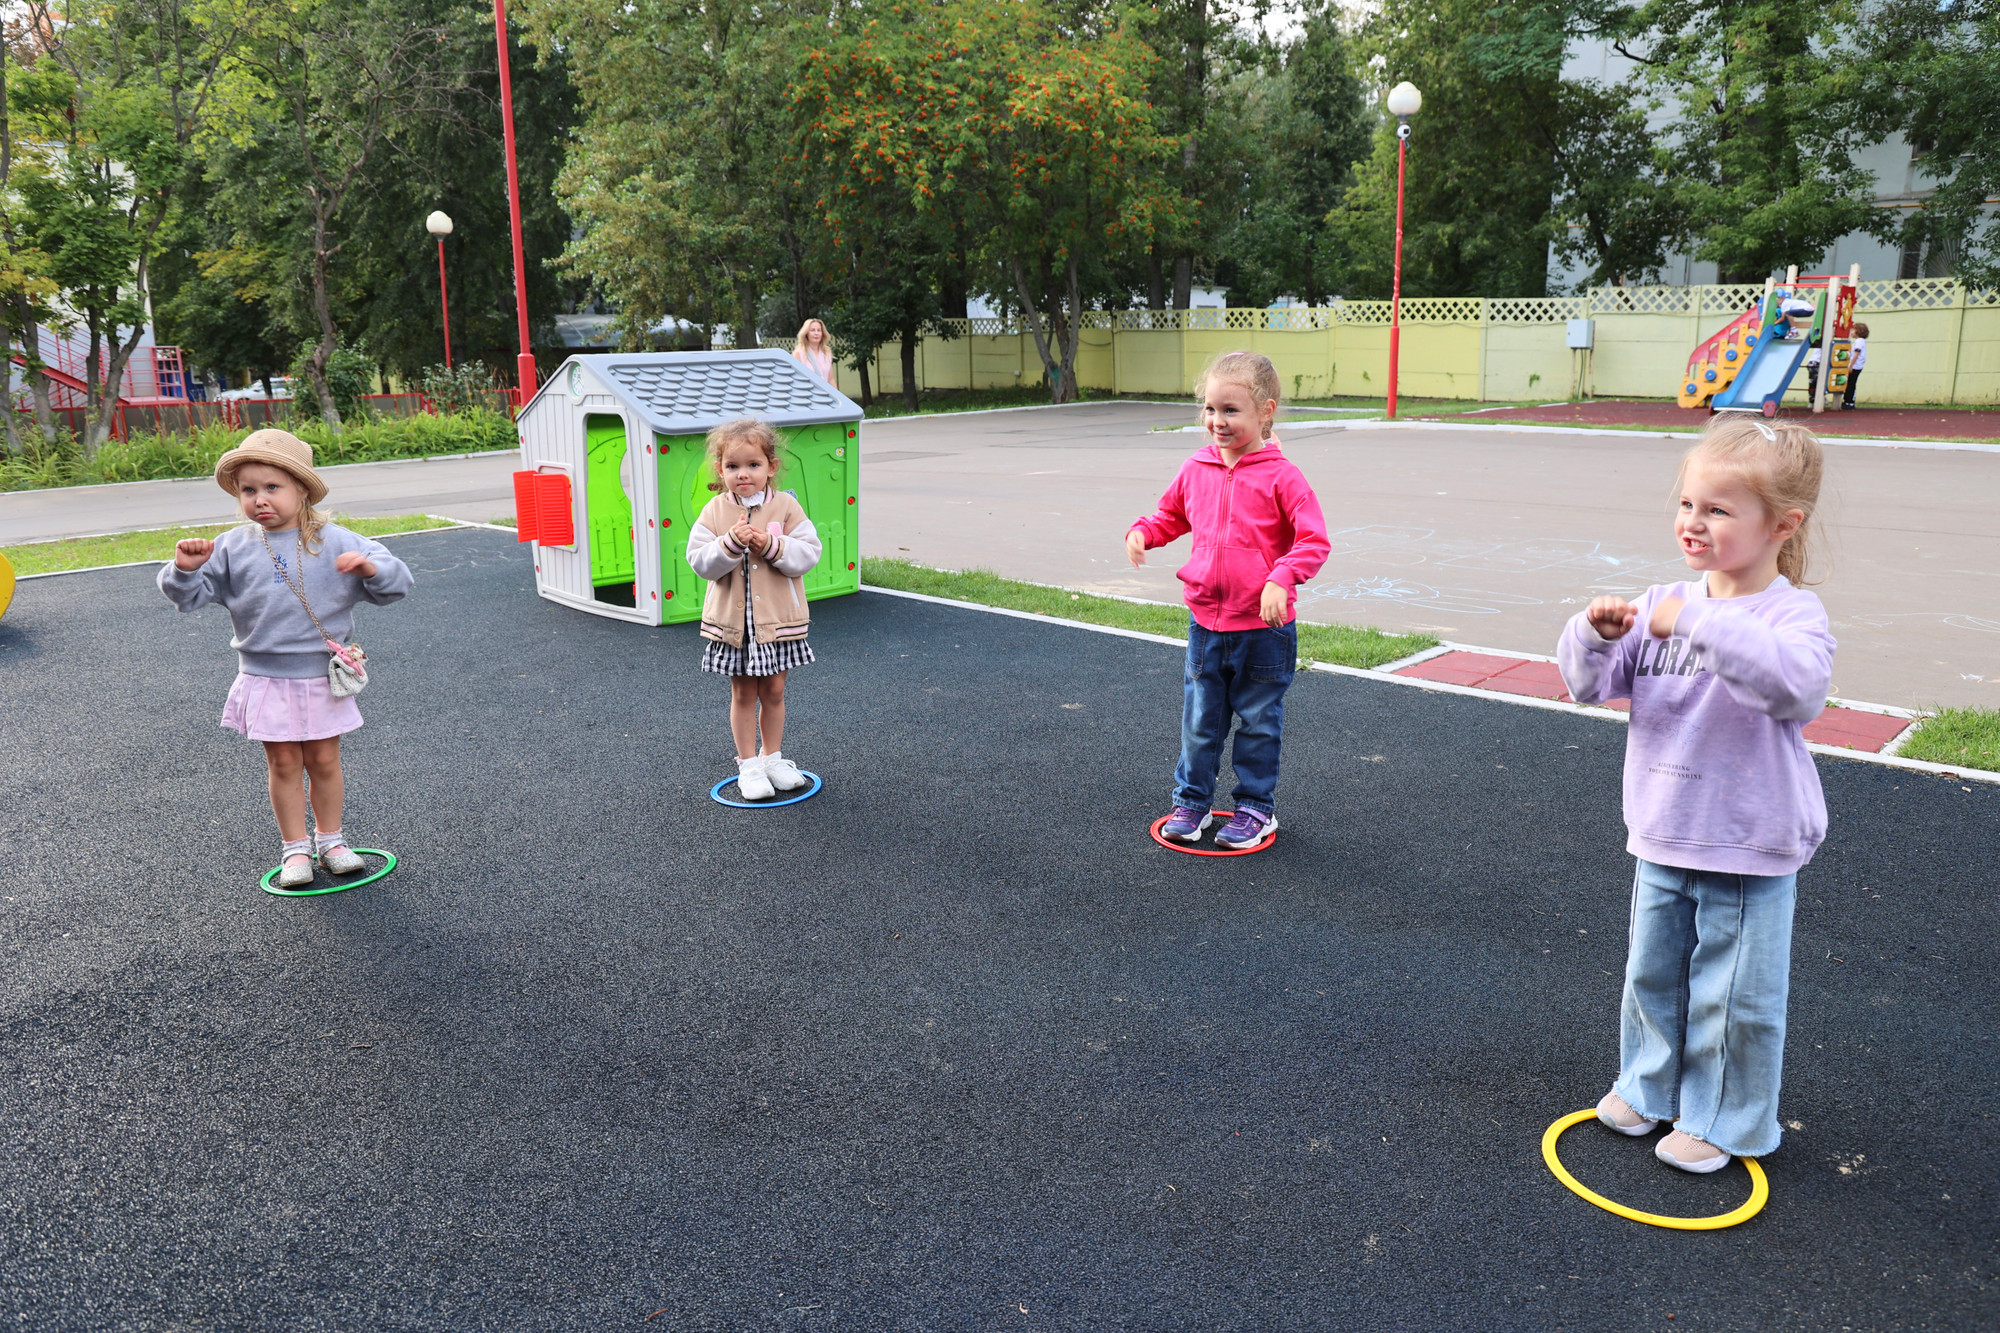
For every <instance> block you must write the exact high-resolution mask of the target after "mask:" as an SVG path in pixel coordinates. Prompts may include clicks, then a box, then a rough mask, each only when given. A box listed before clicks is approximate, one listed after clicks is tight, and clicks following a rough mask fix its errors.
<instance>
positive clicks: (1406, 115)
mask: <svg viewBox="0 0 2000 1333" xmlns="http://www.w3.org/2000/svg"><path fill="white" fill-rule="evenodd" d="M1423 104H1424V95H1423V94H1422V93H1420V92H1418V91H1417V86H1416V85H1415V84H1413V83H1411V82H1409V81H1408V80H1405V81H1403V82H1402V83H1399V84H1397V85H1396V86H1395V87H1393V88H1391V89H1390V90H1389V98H1388V105H1389V114H1390V115H1392V116H1394V117H1395V118H1396V275H1395V278H1394V280H1393V286H1392V287H1391V289H1390V294H1389V410H1388V412H1387V414H1386V415H1387V417H1388V419H1389V420H1391V421H1393V420H1395V418H1396V362H1397V358H1398V356H1399V354H1400V353H1401V352H1402V344H1403V166H1404V163H1405V162H1407V161H1408V159H1409V155H1410V117H1411V116H1414V115H1416V114H1417V111H1418V110H1419V109H1420V108H1421V107H1422V106H1423Z"/></svg>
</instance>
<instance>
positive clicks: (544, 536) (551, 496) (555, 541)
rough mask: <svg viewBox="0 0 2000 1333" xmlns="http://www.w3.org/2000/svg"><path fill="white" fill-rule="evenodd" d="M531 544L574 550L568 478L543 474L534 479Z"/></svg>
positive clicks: (548, 473)
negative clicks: (568, 547)
mask: <svg viewBox="0 0 2000 1333" xmlns="http://www.w3.org/2000/svg"><path fill="white" fill-rule="evenodd" d="M535 540H536V541H538V542H540V543H541V544H542V545H544V546H574V545H575V544H576V521H575V518H574V517H573V515H572V514H571V512H570V503H569V477H568V476H567V475H566V474H564V473H561V472H543V473H540V474H538V475H537V476H536V477H535Z"/></svg>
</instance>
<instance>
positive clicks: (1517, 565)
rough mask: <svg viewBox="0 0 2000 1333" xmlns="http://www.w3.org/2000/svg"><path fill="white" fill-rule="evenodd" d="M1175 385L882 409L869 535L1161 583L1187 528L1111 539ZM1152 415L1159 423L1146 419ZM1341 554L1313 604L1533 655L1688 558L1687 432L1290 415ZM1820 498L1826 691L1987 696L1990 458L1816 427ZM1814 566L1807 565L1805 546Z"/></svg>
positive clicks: (1082, 574) (1994, 685) (1314, 589)
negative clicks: (1680, 542) (935, 409)
mask: <svg viewBox="0 0 2000 1333" xmlns="http://www.w3.org/2000/svg"><path fill="white" fill-rule="evenodd" d="M1189 419H1190V417H1189V413H1188V410H1187V409H1185V408H1180V407H1177V406H1174V405H1171V404H1159V405H1153V404H1101V405H1095V404H1086V405H1084V406H1080V407H1076V408H1069V409H1062V410H1053V411H1029V412H1012V413H989V414H982V415H978V416H962V417H957V416H954V417H944V416H939V417H927V418H917V419H893V420H889V421H882V422H873V423H870V424H869V426H868V428H867V429H866V430H865V431H864V432H863V436H862V444H863V452H862V463H863V465H864V470H863V485H864V487H865V493H864V499H865V501H866V503H867V504H868V512H867V517H866V521H865V522H864V524H863V526H862V550H863V551H864V552H865V553H866V554H868V555H872V556H903V557H905V558H907V559H911V560H915V561H918V562H919V563H921V564H927V565H935V566H939V567H943V568H950V569H958V568H964V567H967V566H980V565H983V566H986V567H988V568H991V569H993V570H995V571H997V572H998V573H1001V574H1005V575H1009V576H1011V577H1014V578H1022V579H1031V580H1034V581H1037V582H1042V583H1056V584H1065V585H1068V586H1072V587H1077V588H1083V589H1087V590H1090V591H1095V592H1107V593H1116V594H1122V595H1126V596H1133V597H1144V598H1150V599H1155V600H1160V601H1177V600H1179V595H1180V593H1179V584H1178V582H1177V581H1176V580H1175V578H1174V575H1173V571H1174V570H1175V569H1176V568H1178V567H1179V566H1180V564H1181V563H1182V562H1183V561H1184V560H1185V559H1186V558H1187V551H1188V544H1187V542H1186V541H1185V540H1183V541H1181V542H1178V543H1176V544H1175V545H1173V546H1171V547H1169V548H1167V549H1166V550H1163V551H1156V552H1153V553H1152V555H1151V557H1150V561H1151V563H1149V564H1148V565H1147V567H1146V568H1144V569H1142V570H1133V569H1131V568H1130V567H1129V566H1127V564H1126V563H1125V556H1124V551H1123V548H1122V545H1121V543H1122V538H1123V533H1124V530H1125V528H1126V527H1127V526H1128V525H1129V524H1130V523H1131V521H1132V519H1133V518H1134V517H1135V516H1136V515H1138V514H1140V513H1144V512H1148V511H1150V510H1151V508H1152V507H1153V505H1154V503H1155V502H1156V501H1157V499H1158V497H1159V494H1160V492H1161V491H1162V490H1164V489H1165V488H1166V486H1167V483H1168V482H1169V481H1170V480H1172V478H1173V475H1174V470H1175V468H1176V467H1177V466H1178V465H1179V463H1180V460H1181V459H1183V458H1184V457H1186V456H1187V455H1188V454H1190V453H1192V452H1194V450H1195V449H1196V448H1198V447H1199V446H1200V444H1201V443H1202V437H1201V436H1200V435H1198V434H1194V433H1175V432H1172V431H1171V428H1173V427H1177V426H1180V425H1183V424H1186V423H1187V422H1188V421H1189ZM1161 428H1168V429H1166V430H1162V429H1161ZM1279 434H1280V437H1281V438H1283V439H1284V440H1285V441H1286V449H1287V451H1288V452H1289V454H1290V455H1291V456H1292V458H1293V459H1295V460H1296V461H1297V462H1298V464H1299V466H1300V467H1301V468H1303V469H1304V471H1305V473H1306V475H1307V476H1308V477H1309V478H1311V479H1312V482H1313V485H1314V487H1315V488H1316V489H1317V490H1318V492H1319V495H1320V499H1321V502H1322V504H1323V505H1324V506H1325V509H1326V514H1327V519H1328V522H1329V524H1330V526H1331V527H1332V529H1333V532H1334V554H1333V557H1332V558H1331V559H1330V560H1329V561H1328V563H1327V566H1326V569H1325V571H1324V573H1323V574H1322V575H1321V576H1320V578H1319V579H1317V580H1316V581H1315V582H1314V583H1313V584H1312V585H1311V586H1310V587H1309V588H1307V589H1306V590H1304V594H1303V596H1302V597H1301V600H1300V611H1301V614H1302V615H1303V616H1304V617H1305V618H1306V619H1308V620H1320V621H1338V622H1347V623H1353V624H1362V625H1375V626H1379V627H1380V628H1383V629H1389V630H1420V631H1424V632H1426V633H1432V634H1437V635H1440V636H1442V637H1445V638H1448V639H1455V640H1459V641H1461V642H1466V643H1473V644H1480V645H1484V646H1489V647H1494V648H1503V649H1508V650H1511V651H1517V652H1530V653H1550V652H1553V651H1554V647H1553V645H1554V643H1555V641H1556V636H1557V634H1558V632H1559V631H1560V630H1561V628H1562V624H1563V622H1564V621H1565V620H1567V619H1568V618H1569V616H1570V615H1571V614H1573V613H1574V612H1575V611H1576V610H1578V609H1579V608H1580V607H1581V606H1582V605H1583V604H1584V603H1585V602H1586V601H1588V600H1589V599H1590V598H1591V597H1592V596H1595V595H1596V594H1598V593H1605V592H1617V593H1623V594H1625V595H1628V596H1630V595H1633V594H1636V593H1637V592H1638V591H1639V590H1641V589H1643V588H1645V587H1646V586H1647V585H1648V584H1652V583H1658V582H1663V581H1666V580H1670V579H1676V578H1680V577H1683V576H1684V575H1685V569H1686V567H1685V566H1684V565H1683V564H1682V562H1681V560H1680V558H1679V556H1678V554H1677V553H1676V550H1675V547H1674V543H1673V537H1672V529H1671V527H1670V517H1669V510H1668V504H1669V499H1670V496H1669V492H1670V491H1671V489H1672V485H1673V481H1674V476H1675V469H1676V466H1677V462H1678V460H1679V457H1680V455H1681V453H1682V451H1683V450H1684V449H1685V448H1686V447H1687V444H1686V441H1684V440H1678V439H1665V438H1658V437H1646V436H1639V435H1626V434H1602V433H1599V434H1585V433H1578V434H1568V433H1562V432H1553V431H1549V430H1547V429H1546V428H1544V429H1542V430H1524V431H1518V432H1516V431H1504V430H1499V429H1493V428H1486V429H1479V428H1471V429H1451V428H1449V427H1442V426H1441V427H1432V428H1426V429H1422V430H1397V429H1383V428H1381V427H1379V426H1377V427H1370V426H1369V425H1367V424H1353V425H1348V426H1345V427H1316V428H1304V427H1300V428H1285V427H1281V428H1280V431H1279ZM1828 452H1829V462H1828V477H1827V481H1828V485H1827V493H1826V495H1825V496H1824V508H1823V510H1822V514H1823V516H1824V518H1825V520H1826V522H1825V533H1824V535H1825V536H1826V538H1827V540H1826V542H1825V544H1824V546H1823V548H1822V549H1823V551H1824V552H1825V553H1826V554H1827V555H1829V556H1830V557H1831V567H1832V577H1831V578H1830V579H1829V580H1828V581H1827V582H1826V583H1825V584H1824V585H1822V586H1821V587H1820V588H1819V589H1818V591H1819V592H1820V595H1821V596H1822V597H1824V598H1825V599H1826V602H1827V606H1828V609H1829V611H1830V612H1831V613H1832V616H1833V620H1834V633H1835V634H1836V635H1837V636H1838V637H1839V639H1840V645H1841V646H1840V652H1839V655H1838V657H1837V658H1836V660H1835V679H1834V684H1835V690H1834V693H1835V694H1837V695H1841V696H1844V697H1846V698H1851V699H1862V700H1868V701H1870V702H1875V703H1885V704H1896V705H1900V706H1905V707H1925V706H1931V705H1936V704H1983V705H1986V706H1989V707H1993V706H2000V455H1995V454H1992V453H1985V452H1977V451H1957V450H1938V449H1919V448H1911V449H1885V448H1874V447H1864V446H1839V445H1834V446H1830V447H1829V451H1828ZM1822 567H1824V562H1823V564H1822Z"/></svg>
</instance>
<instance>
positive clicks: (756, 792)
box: [736, 754, 778, 801]
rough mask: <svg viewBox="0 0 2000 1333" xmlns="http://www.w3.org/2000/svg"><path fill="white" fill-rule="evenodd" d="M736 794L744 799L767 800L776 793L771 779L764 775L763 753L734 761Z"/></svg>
mask: <svg viewBox="0 0 2000 1333" xmlns="http://www.w3.org/2000/svg"><path fill="white" fill-rule="evenodd" d="M736 794H737V795H739V796H741V797H742V798H743V799H744V800H746V801H768V800H770V799H771V798H772V797H773V796H776V795H777V794H778V793H777V789H776V788H774V787H772V786H771V779H770V778H769V777H767V776H765V773H764V756H763V755H761V754H753V755H751V756H750V757H749V758H748V759H738V760H737V761H736Z"/></svg>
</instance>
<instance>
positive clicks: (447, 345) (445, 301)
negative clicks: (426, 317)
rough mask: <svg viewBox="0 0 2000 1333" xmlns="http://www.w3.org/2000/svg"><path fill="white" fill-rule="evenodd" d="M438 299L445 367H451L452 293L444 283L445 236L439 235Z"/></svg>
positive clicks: (448, 368) (447, 368)
mask: <svg viewBox="0 0 2000 1333" xmlns="http://www.w3.org/2000/svg"><path fill="white" fill-rule="evenodd" d="M438 301H439V303H440V304H442V305H443V306H444V368H445V369H446V370H450V369H451V293H450V292H449V291H446V290H445V285H444V237H442V236H440V237H438Z"/></svg>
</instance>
